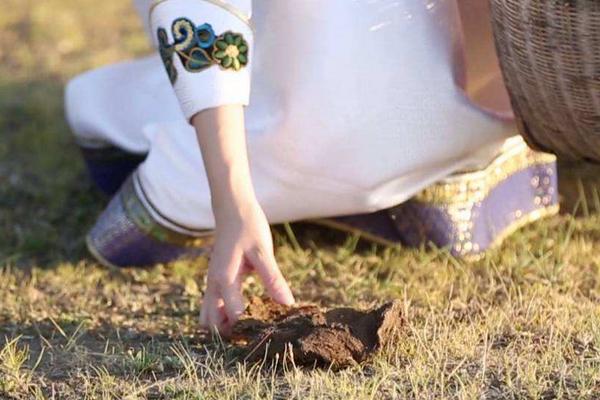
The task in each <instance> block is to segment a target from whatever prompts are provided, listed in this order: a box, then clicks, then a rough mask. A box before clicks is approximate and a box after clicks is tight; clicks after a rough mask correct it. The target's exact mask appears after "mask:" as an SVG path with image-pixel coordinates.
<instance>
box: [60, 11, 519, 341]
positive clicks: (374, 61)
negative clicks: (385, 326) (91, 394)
mask: <svg viewBox="0 0 600 400" xmlns="http://www.w3.org/2000/svg"><path fill="white" fill-rule="evenodd" d="M485 3H487V2H482V1H480V0H459V1H457V0H428V1H425V0H413V1H397V0H375V1H373V0H355V1H347V0H303V1H283V0H254V1H251V0H158V1H154V2H153V3H152V2H151V1H150V0H139V1H138V2H137V6H138V9H139V10H140V13H141V16H142V18H143V20H144V21H145V23H146V25H147V29H148V32H149V33H150V36H151V38H152V40H153V42H154V44H155V46H156V48H157V52H156V54H155V55H153V56H150V57H147V58H144V59H140V60H136V61H129V62H125V63H120V64H117V65H112V66H108V67H105V68H101V69H98V70H95V71H92V72H88V73H86V74H83V75H82V76H79V77H77V78H75V79H74V80H73V81H71V82H70V84H69V85H68V87H67V93H66V103H67V104H66V106H67V116H68V120H69V122H70V125H71V127H72V129H73V131H74V132H75V135H76V138H77V140H78V143H79V144H80V145H81V147H82V149H83V152H84V155H85V156H86V161H87V162H88V166H89V167H90V171H91V173H92V176H93V177H94V178H95V180H96V182H97V183H98V184H99V185H100V187H101V188H102V189H104V190H105V191H106V192H108V193H111V194H112V193H114V192H116V191H117V190H118V189H119V188H120V190H119V192H118V193H117V194H116V195H115V196H114V198H113V200H112V202H111V203H110V205H109V206H108V208H107V210H106V211H105V212H104V214H103V215H102V216H101V217H100V218H99V220H98V222H97V224H96V226H95V227H94V228H93V229H92V231H91V233H90V235H89V236H88V245H89V247H90V250H91V251H92V253H94V255H95V256H96V257H97V258H98V259H99V260H100V261H102V262H103V263H105V264H108V265H117V266H123V265H144V264H149V263H153V262H165V261H170V260H173V259H175V258H177V257H180V256H183V255H187V256H190V255H195V254H199V253H200V252H202V251H203V250H204V249H206V248H207V247H208V246H209V245H210V246H211V248H212V253H211V261H210V266H209V272H208V287H207V290H206V294H205V298H204V302H203V307H202V315H201V322H202V323H203V324H204V325H207V326H211V327H217V328H220V329H227V327H229V326H230V325H231V324H232V323H233V322H235V320H236V319H237V317H238V315H239V314H240V313H241V312H242V311H243V307H244V302H243V298H242V295H241V290H240V287H241V282H242V277H243V276H244V274H246V273H249V272H251V271H253V272H256V273H257V274H258V275H259V276H260V277H261V278H262V281H263V282H264V284H265V286H266V289H267V291H268V292H269V294H270V295H271V296H272V297H273V298H274V299H275V300H276V301H279V302H281V303H292V302H293V301H294V298H293V296H292V292H291V291H290V288H289V287H288V284H287V283H286V281H285V279H284V278H283V276H282V274H281V273H280V271H279V268H278V267H277V264H276V261H275V257H274V254H273V244H272V239H271V233H270V230H269V223H279V222H284V221H297V220H306V219H315V218H325V217H337V216H348V215H352V216H357V215H365V214H368V216H367V217H364V218H358V217H354V219H352V218H350V219H348V220H347V221H346V223H347V225H346V226H349V227H351V226H352V221H354V222H356V221H358V222H357V223H356V226H359V225H360V226H361V227H362V229H364V230H368V231H369V230H370V231H371V234H372V236H374V237H375V236H377V233H380V234H381V235H380V237H385V234H384V233H383V230H381V229H380V231H381V232H378V227H380V226H371V225H373V224H371V222H373V223H377V224H381V223H384V224H388V225H389V224H390V221H383V222H382V220H381V215H382V214H381V211H382V210H388V209H390V208H392V207H395V206H397V205H399V204H401V203H403V202H405V201H406V200H407V199H409V198H410V197H412V196H413V195H415V194H417V193H418V192H420V191H421V190H423V189H424V188H426V187H428V186H429V185H431V184H433V183H434V182H436V181H439V180H440V179H442V178H444V177H446V176H448V175H450V174H452V173H455V172H457V171H460V170H472V169H477V168H479V167H481V166H485V165H489V164H490V162H492V160H493V159H494V158H496V157H497V156H498V154H499V153H500V152H501V149H502V148H503V146H505V142H506V139H507V138H509V137H510V136H511V135H512V134H514V132H515V128H514V126H513V123H512V122H511V115H512V114H511V112H510V108H509V106H508V102H507V100H506V96H505V95H504V92H503V87H502V85H501V83H500V82H501V80H500V76H499V73H498V70H497V67H496V60H495V58H494V51H493V46H492V41H491V34H490V32H489V22H488V15H487V13H488V10H487V9H486V5H485ZM461 11H463V13H462V14H461ZM165 71H166V72H165ZM198 143H199V146H198ZM528 184H529V183H527V185H528ZM369 215H370V216H369ZM390 215H392V214H386V217H385V218H388V217H390ZM375 216H376V218H375ZM371 217H373V218H371ZM370 218H371V219H370ZM377 218H378V219H377ZM517 222H518V221H517ZM409 228H410V227H409ZM417 228H418V227H414V228H413V229H417ZM389 234H390V233H388V236H389Z"/></svg>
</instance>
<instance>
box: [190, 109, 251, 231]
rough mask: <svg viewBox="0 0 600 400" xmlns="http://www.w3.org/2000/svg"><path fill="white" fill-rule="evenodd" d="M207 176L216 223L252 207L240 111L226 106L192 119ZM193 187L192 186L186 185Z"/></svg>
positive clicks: (242, 115)
mask: <svg viewBox="0 0 600 400" xmlns="http://www.w3.org/2000/svg"><path fill="white" fill-rule="evenodd" d="M192 124H193V125H194V127H195V129H196V134H197V137H198V143H199V144H200V149H201V151H202V157H203V159H204V166H205V169H206V174H207V177H208V181H209V185H210V190H211V197H212V204H213V212H214V214H215V219H216V221H217V224H218V223H219V221H220V220H222V219H224V218H230V217H232V216H235V215H239V214H241V213H242V212H243V210H244V208H247V207H254V206H255V205H256V196H255V193H254V188H253V186H252V178H251V175H250V167H249V163H248V152H247V147H246V132H245V125H244V110H243V107H242V106H240V105H228V106H222V107H217V108H213V109H209V110H205V111H202V112H200V113H198V114H196V115H195V116H194V117H193V118H192ZM190 184H193V183H190Z"/></svg>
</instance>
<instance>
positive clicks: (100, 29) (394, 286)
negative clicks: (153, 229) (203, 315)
mask: <svg viewBox="0 0 600 400" xmlns="http://www.w3.org/2000/svg"><path fill="white" fill-rule="evenodd" d="M5 1H8V4H5V6H4V7H3V11H2V13H1V14H0V268H1V270H0V398H9V399H59V398H60V399H236V398H243V399H271V398H273V399H288V398H297V399H322V398H327V399H373V398H376V399H388V398H390V399H391V398H410V399H413V398H419V399H422V398H424V399H434V398H435V399H438V398H451V399H475V398H477V399H480V398H486V399H504V398H518V399H520V398H530V399H539V398H544V399H550V398H588V399H594V398H599V397H600V306H599V300H600V252H599V251H598V249H599V248H600V217H599V216H598V215H596V214H594V213H593V212H592V211H593V208H594V207H592V205H593V204H592V203H590V204H588V203H585V207H582V208H584V210H585V211H586V212H585V214H584V215H583V216H582V217H579V218H575V217H573V216H572V215H566V214H565V215H561V216H557V217H554V218H551V219H548V220H545V221H543V222H540V223H536V224H534V225H532V226H529V227H527V228H525V229H523V230H522V231H520V232H518V233H517V234H515V235H514V236H513V237H511V238H510V239H509V240H508V241H506V242H505V244H504V245H503V246H502V247H500V248H498V249H496V250H493V251H492V252H490V253H489V254H488V255H487V256H486V257H485V258H484V259H482V260H480V261H477V262H475V263H465V262H462V261H458V260H456V259H454V258H452V257H451V256H449V255H448V254H447V252H445V251H442V250H425V249H420V250H419V249H417V250H411V249H404V248H381V247H376V246H371V245H369V244H365V243H362V242H359V241H358V240H357V238H355V237H345V236H343V235H333V234H331V233H330V232H327V231H323V230H321V229H317V228H314V227H308V226H302V225H293V226H291V227H288V228H287V229H276V231H275V240H276V247H277V257H278V260H279V262H280V265H281V267H282V269H283V270H284V272H285V274H286V276H287V277H289V279H290V281H291V282H292V285H293V287H294V291H295V293H296V295H297V297H298V298H300V299H302V300H304V301H314V302H317V303H319V304H322V305H325V306H331V305H355V306H370V305H373V304H376V303H379V302H381V301H384V300H385V299H391V298H400V299H402V300H403V301H404V304H405V313H406V318H407V326H406V330H405V335H404V336H403V338H402V340H401V341H400V342H399V343H398V345H397V346H394V347H392V348H388V349H386V350H385V351H384V352H382V353H381V354H380V355H379V356H378V357H376V358H375V359H374V360H373V361H372V362H370V363H369V364H367V365H365V366H362V367H356V368H353V369H350V370H346V371H342V372H337V373H334V372H331V371H305V370H300V369H295V368H290V369H289V370H286V371H283V372H281V371H280V372H277V371H275V370H272V369H268V368H266V369H263V370H260V369H258V368H256V367H252V366H244V365H237V364H230V363H229V362H228V361H227V357H224V355H226V354H227V351H228V348H227V347H226V345H224V344H222V343H219V342H218V341H217V342H210V341H206V335H205V333H203V332H202V331H200V330H199V329H198V326H197V317H198V310H199V306H200V298H201V294H202V290H203V279H204V274H205V271H206V260H204V259H200V260H197V261H195V262H176V263H173V264H171V265H159V266H156V267H155V268H152V269H149V270H131V271H129V270H124V271H121V272H110V271H108V270H105V269H103V268H102V267H100V266H99V265H97V264H96V263H95V262H94V260H93V259H91V257H90V256H89V255H88V254H87V253H86V251H85V247H84V243H83V240H82V238H83V235H84V233H85V232H86V230H87V229H88V227H89V226H90V225H91V224H92V223H93V221H94V219H95V217H96V216H97V214H98V213H99V212H100V211H101V209H102V207H103V205H104V204H105V202H106V199H104V198H103V197H102V196H101V195H99V194H98V193H96V192H95V191H94V190H93V188H92V187H91V185H90V183H89V181H88V180H87V177H86V175H85V172H84V168H83V164H82V162H81V160H80V158H79V154H78V152H77V149H76V147H75V146H74V144H73V142H72V140H71V137H70V134H69V132H68V129H67V127H66V125H65V122H64V120H63V117H62V85H63V84H64V82H65V81H66V80H67V79H68V78H70V77H72V76H73V75H74V74H76V73H78V72H79V71H82V70H85V69H87V68H90V67H93V66H97V65H101V64H104V63H107V62H112V61H117V60H120V59H124V58H127V57H134V56H137V55H140V54H143V53H144V52H146V51H148V48H147V47H146V44H145V42H144V39H143V37H142V35H141V33H140V30H139V28H140V26H139V23H138V22H137V20H136V19H135V17H134V14H133V12H132V10H131V9H130V7H129V6H128V4H127V2H123V1H120V0H106V1H103V2H96V1H93V0H77V1H75V0H45V1H43V2H40V1H35V0H29V1H23V0H5ZM569 171H571V170H569ZM569 179H572V181H570V182H571V183H573V182H575V179H576V178H569ZM572 186H574V187H578V185H576V184H575V183H573V185H572ZM246 290H247V291H248V292H249V293H260V292H261V288H260V286H259V285H258V284H257V282H256V281H254V280H252V279H251V280H249V281H248V283H247V285H246Z"/></svg>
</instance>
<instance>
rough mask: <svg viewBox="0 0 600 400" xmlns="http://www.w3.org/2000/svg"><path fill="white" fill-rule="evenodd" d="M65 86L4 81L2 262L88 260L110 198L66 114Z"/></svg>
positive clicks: (0, 105) (0, 121)
mask: <svg viewBox="0 0 600 400" xmlns="http://www.w3.org/2000/svg"><path fill="white" fill-rule="evenodd" d="M62 88H63V84H62V83H61V82H55V81H32V82H24V83H16V84H5V85H0V238H2V239H1V240H0V265H16V266H19V267H32V266H42V267H48V266H52V265H57V264H59V263H61V262H75V261H78V260H81V259H82V258H87V257H88V256H87V254H86V250H85V246H84V241H83V237H84V233H85V232H86V229H87V228H88V227H89V226H90V224H91V223H92V221H93V220H94V218H95V217H96V215H97V214H98V213H99V212H100V210H101V209H102V206H103V204H104V202H105V201H106V200H105V199H104V198H103V197H102V195H101V194H99V193H98V192H97V191H96V190H95V189H94V188H93V187H92V185H91V183H90V180H89V179H88V177H87V174H86V172H85V169H84V164H83V162H82V160H81V156H80V154H79V151H78V149H77V146H76V145H75V143H74V141H73V139H72V136H71V134H70V132H69V129H68V127H67V124H66V122H65V120H64V117H63V115H64V114H63V106H62V104H63V100H62V92H63V89H62Z"/></svg>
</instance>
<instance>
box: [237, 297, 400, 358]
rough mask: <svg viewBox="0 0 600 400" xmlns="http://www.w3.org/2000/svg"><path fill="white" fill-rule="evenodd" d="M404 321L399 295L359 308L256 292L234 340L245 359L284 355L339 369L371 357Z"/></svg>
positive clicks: (281, 356)
mask: <svg viewBox="0 0 600 400" xmlns="http://www.w3.org/2000/svg"><path fill="white" fill-rule="evenodd" d="M402 324H403V318H402V307H401V304H400V302H398V301H393V302H390V303H387V304H384V305H383V306H381V307H379V308H376V309H373V310H368V311H360V310H355V309H352V308H335V309H331V310H322V309H320V308H319V307H317V306H315V305H300V306H294V307H286V306H282V305H279V304H276V303H273V302H271V301H269V300H263V299H260V298H253V299H251V302H250V304H249V306H248V308H247V309H246V313H245V315H244V316H243V317H242V318H241V319H240V321H239V322H238V323H237V325H236V326H235V327H234V330H233V335H232V341H233V342H234V343H236V344H238V345H239V346H241V348H242V351H241V352H242V358H243V360H244V361H248V362H261V361H263V360H266V362H267V363H270V362H272V361H275V360H283V359H284V356H286V357H285V359H286V361H291V360H293V362H294V364H295V365H299V366H307V367H321V368H329V367H332V368H335V369H339V368H345V367H349V366H352V365H356V364H358V363H361V362H363V361H365V360H367V359H368V358H369V357H370V356H371V355H373V354H374V353H375V352H377V351H378V350H379V349H380V348H382V347H383V346H385V345H386V344H388V343H390V342H391V341H392V340H394V339H395V338H396V337H397V336H398V333H399V332H400V328H401V326H402Z"/></svg>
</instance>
